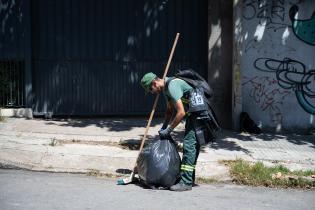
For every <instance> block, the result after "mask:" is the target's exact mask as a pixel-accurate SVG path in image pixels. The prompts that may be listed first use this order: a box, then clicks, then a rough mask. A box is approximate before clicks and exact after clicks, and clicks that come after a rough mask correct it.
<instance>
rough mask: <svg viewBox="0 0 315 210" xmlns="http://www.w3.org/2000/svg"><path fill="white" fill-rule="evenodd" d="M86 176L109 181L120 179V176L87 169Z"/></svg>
mask: <svg viewBox="0 0 315 210" xmlns="http://www.w3.org/2000/svg"><path fill="white" fill-rule="evenodd" d="M86 175H87V176H94V177H97V178H110V179H113V178H119V177H121V176H119V175H115V174H109V173H101V172H100V171H99V170H97V169H88V172H87V173H86Z"/></svg>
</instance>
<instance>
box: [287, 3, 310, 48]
mask: <svg viewBox="0 0 315 210" xmlns="http://www.w3.org/2000/svg"><path fill="white" fill-rule="evenodd" d="M298 11H299V7H298V6H297V5H293V6H292V7H291V8H290V11H289V16H290V19H291V22H292V30H293V32H294V34H295V36H296V37H297V38H299V39H300V40H302V41H303V42H305V43H307V44H310V45H315V11H314V12H313V15H312V16H311V18H309V19H305V20H301V19H295V15H296V14H297V13H298Z"/></svg>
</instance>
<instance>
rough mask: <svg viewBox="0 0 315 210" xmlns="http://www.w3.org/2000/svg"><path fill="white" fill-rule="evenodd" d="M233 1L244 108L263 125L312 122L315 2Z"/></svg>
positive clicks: (314, 106) (274, 127)
mask: <svg viewBox="0 0 315 210" xmlns="http://www.w3.org/2000/svg"><path fill="white" fill-rule="evenodd" d="M235 2H238V4H237V5H235V6H237V7H238V8H234V10H241V13H240V15H241V17H238V18H239V19H241V25H240V26H239V29H240V30H241V39H242V40H241V42H242V47H241V50H240V51H239V52H238V53H239V56H240V57H241V60H240V69H241V75H242V76H241V78H242V79H241V87H242V91H241V97H242V110H243V111H246V112H248V113H249V114H250V116H251V117H252V119H253V120H254V121H256V122H257V123H258V124H260V125H261V126H262V128H263V129H272V130H276V131H281V130H286V129H290V130H292V129H294V128H298V129H301V128H309V127H312V126H314V125H315V116H314V115H315V13H314V12H315V1H313V0H281V1H280V0H277V1H276V0H265V1H264V0H260V1H257V0H243V1H234V3H235ZM240 2H241V3H240ZM236 19H237V18H236ZM236 19H234V22H235V21H236Z"/></svg>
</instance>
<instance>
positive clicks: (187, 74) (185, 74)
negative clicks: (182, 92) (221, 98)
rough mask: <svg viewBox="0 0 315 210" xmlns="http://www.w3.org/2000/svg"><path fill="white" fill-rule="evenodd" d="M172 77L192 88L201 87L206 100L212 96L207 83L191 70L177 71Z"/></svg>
mask: <svg viewBox="0 0 315 210" xmlns="http://www.w3.org/2000/svg"><path fill="white" fill-rule="evenodd" d="M174 77H176V78H179V79H182V80H184V81H185V82H187V83H188V84H189V85H190V86H192V87H193V88H196V87H201V88H202V89H203V92H204V94H205V97H206V98H207V99H210V98H211V97H212V96H213V91H212V88H211V87H210V86H209V84H208V82H207V81H206V80H205V79H204V78H203V77H202V76H200V75H199V74H198V73H197V72H195V71H194V70H192V69H186V70H178V72H177V73H176V74H175V75H174Z"/></svg>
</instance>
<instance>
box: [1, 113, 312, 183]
mask: <svg viewBox="0 0 315 210" xmlns="http://www.w3.org/2000/svg"><path fill="white" fill-rule="evenodd" d="M146 123H147V120H146V119H144V118H123V119H120V118H107V119H69V120H62V119H57V120H56V119H54V120H43V119H33V120H26V119H23V118H8V119H7V120H6V121H5V122H0V164H1V165H2V167H8V166H10V167H12V166H13V167H17V168H25V169H30V170H38V171H53V172H89V171H91V170H98V171H100V172H101V173H109V174H116V175H121V174H120V172H121V171H124V170H122V169H132V168H133V166H134V164H135V161H136V157H137V155H138V150H134V149H133V148H134V147H137V146H139V143H140V141H141V137H142V135H143V133H144V130H145V126H146ZM161 125H162V120H161V119H155V120H154V121H153V123H152V126H151V128H150V130H149V136H148V137H149V141H150V140H153V139H156V138H158V137H157V131H158V130H159V129H160V127H161ZM183 129H184V125H183V124H181V125H179V126H178V128H177V129H176V130H175V132H174V135H173V137H174V138H175V140H176V141H178V142H179V143H180V140H181V139H182V136H183ZM237 158H242V159H245V160H249V161H254V162H255V161H263V162H264V163H265V164H267V165H274V164H282V165H285V166H287V167H288V168H290V169H313V170H315V136H314V135H304V136H303V135H294V134H290V135H278V134H260V135H248V134H244V133H237V132H232V131H227V130H224V131H222V132H221V133H220V135H219V136H218V139H217V141H216V142H215V143H214V144H212V145H207V146H205V147H204V148H202V151H201V153H200V156H199V159H198V163H197V167H196V170H197V172H196V175H197V176H199V177H207V178H215V179H219V180H229V176H228V170H227V168H226V167H225V166H224V165H222V164H220V163H219V162H218V161H220V160H234V159H237Z"/></svg>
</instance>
